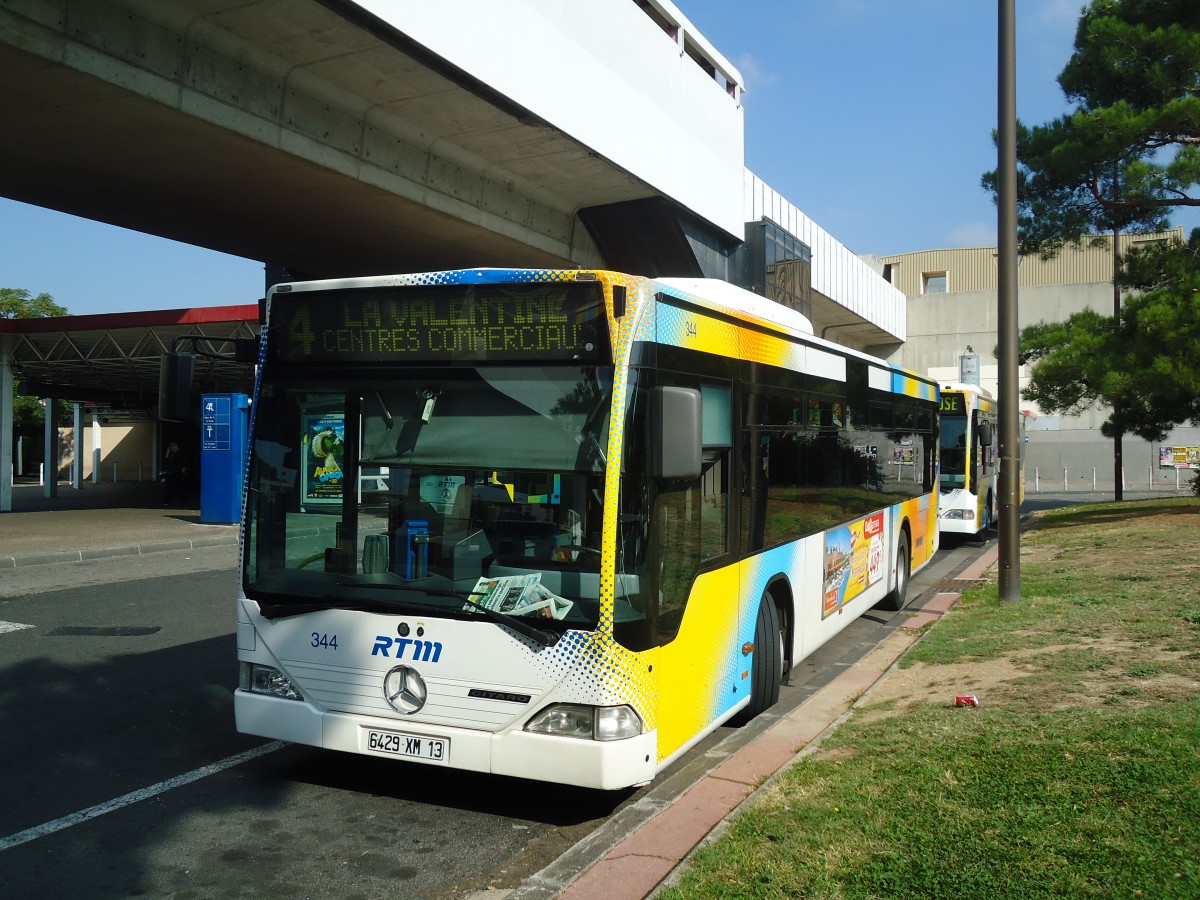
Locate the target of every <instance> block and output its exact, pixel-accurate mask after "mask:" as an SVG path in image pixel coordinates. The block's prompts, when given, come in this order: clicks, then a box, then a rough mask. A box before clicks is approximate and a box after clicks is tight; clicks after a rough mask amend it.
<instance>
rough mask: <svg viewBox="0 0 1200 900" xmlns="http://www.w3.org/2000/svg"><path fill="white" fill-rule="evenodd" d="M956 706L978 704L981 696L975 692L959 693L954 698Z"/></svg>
mask: <svg viewBox="0 0 1200 900" xmlns="http://www.w3.org/2000/svg"><path fill="white" fill-rule="evenodd" d="M954 705H955V706H978V705H979V698H978V697H976V696H975V695H974V694H959V695H958V696H957V697H955V698H954Z"/></svg>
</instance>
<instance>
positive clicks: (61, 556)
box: [0, 530, 238, 571]
mask: <svg viewBox="0 0 1200 900" xmlns="http://www.w3.org/2000/svg"><path fill="white" fill-rule="evenodd" d="M237 542H238V535H237V531H236V530H234V531H232V532H231V533H229V534H206V535H202V536H199V537H195V538H183V539H179V540H170V541H151V542H149V543H144V544H126V545H124V546H121V547H98V548H92V549H84V550H52V551H48V552H46V553H25V554H21V555H19V556H0V571H5V570H9V569H18V568H21V569H23V568H26V567H28V566H47V565H55V564H58V563H79V562H95V561H97V560H101V559H111V558H113V557H117V556H146V555H148V554H151V553H164V552H166V551H168V550H199V549H201V548H204V547H220V546H225V545H227V544H230V545H236V544H237Z"/></svg>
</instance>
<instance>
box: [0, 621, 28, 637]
mask: <svg viewBox="0 0 1200 900" xmlns="http://www.w3.org/2000/svg"><path fill="white" fill-rule="evenodd" d="M32 627H33V626H32V625H22V624H21V623H20V622H0V634H5V633H6V632H9V631H21V630H22V629H25V628H32Z"/></svg>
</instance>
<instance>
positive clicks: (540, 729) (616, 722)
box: [525, 703, 642, 741]
mask: <svg viewBox="0 0 1200 900" xmlns="http://www.w3.org/2000/svg"><path fill="white" fill-rule="evenodd" d="M525 730H526V731H531V732H533V733H534V734H553V735H557V736H558V737H573V738H582V739H584V740H592V741H620V740H624V739H625V738H631V737H634V736H636V735H639V734H641V733H642V719H641V717H640V716H639V715H638V714H637V713H636V712H634V711H633V707H631V706H583V705H582V704H578V703H556V704H555V705H553V706H548V707H546V708H545V709H543V710H542V711H541V712H540V713H538V714H537V715H536V716H534V717H533V718H532V719H530V720H529V722H528V723H527V724H526V725H525Z"/></svg>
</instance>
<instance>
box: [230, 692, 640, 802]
mask: <svg viewBox="0 0 1200 900" xmlns="http://www.w3.org/2000/svg"><path fill="white" fill-rule="evenodd" d="M233 709H234V719H235V721H236V724H237V730H238V731H239V732H241V733H243V734H254V735H258V736H260V737H265V738H274V739H276V740H283V741H290V742H292V743H296V744H307V745H308V746H311V747H320V748H322V749H325V750H341V751H343V752H346V753H359V754H363V755H366V756H380V757H387V758H392V759H400V760H401V761H405V762H417V763H424V764H426V765H438V766H443V767H449V768H452V769H464V770H467V771H471V772H487V773H490V774H493V775H509V776H512V777H515V778H530V779H535V780H538V781H552V782H557V783H560V784H572V785H577V786H579V787H587V788H597V789H599V790H617V789H619V788H624V787H629V786H631V785H635V784H643V783H645V782H647V781H649V780H650V779H652V778H653V777H654V774H655V771H656V768H657V762H658V759H657V753H658V735H657V732H655V731H649V732H646V733H644V734H640V735H638V736H636V737H632V738H627V739H625V740H620V741H594V740H583V739H580V738H568V737H555V736H552V735H545V734H531V733H529V732H525V731H518V730H513V731H504V732H500V733H495V734H493V733H491V732H486V731H477V730H473V729H466V728H448V727H445V726H439V725H430V724H427V723H417V722H411V723H410V722H406V721H403V720H395V719H380V718H375V717H371V716H356V715H349V714H345V713H336V712H323V711H321V710H319V709H317V708H316V707H315V706H313V705H312V704H310V703H307V702H305V701H303V700H286V699H283V698H280V697H271V696H265V695H261V694H252V693H250V692H248V691H243V690H241V689H238V690H236V691H234V695H233ZM372 732H374V733H375V734H376V742H377V743H378V742H379V741H378V736H379V735H381V734H382V735H396V736H397V738H398V739H397V740H395V741H392V740H389V741H387V742H386V743H387V744H388V745H389V746H393V747H404V746H405V743H406V742H409V743H410V742H411V739H420V740H422V741H424V742H426V744H425V745H426V746H428V742H429V741H431V740H432V741H442V742H444V745H443V757H444V758H442V759H440V760H439V759H434V758H428V757H425V758H421V757H416V756H404V755H399V754H396V753H394V752H387V751H380V750H373V749H371V747H370V743H371V734H372ZM418 746H419V745H418Z"/></svg>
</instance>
